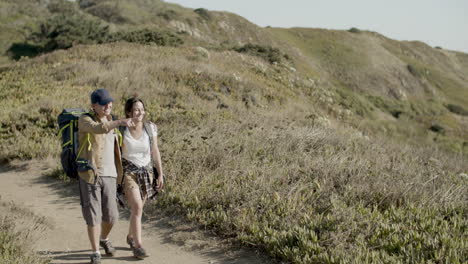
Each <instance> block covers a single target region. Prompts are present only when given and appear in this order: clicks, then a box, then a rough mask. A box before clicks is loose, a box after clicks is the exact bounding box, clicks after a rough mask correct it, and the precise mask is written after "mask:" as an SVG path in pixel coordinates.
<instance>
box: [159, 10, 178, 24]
mask: <svg viewBox="0 0 468 264" xmlns="http://www.w3.org/2000/svg"><path fill="white" fill-rule="evenodd" d="M158 16H159V17H162V18H164V19H165V20H167V21H171V20H175V19H176V18H178V17H179V14H178V13H177V12H176V11H174V10H170V9H169V10H164V11H161V12H159V13H158Z"/></svg>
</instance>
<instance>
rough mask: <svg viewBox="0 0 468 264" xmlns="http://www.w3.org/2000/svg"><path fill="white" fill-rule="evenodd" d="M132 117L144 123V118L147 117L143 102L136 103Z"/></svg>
mask: <svg viewBox="0 0 468 264" xmlns="http://www.w3.org/2000/svg"><path fill="white" fill-rule="evenodd" d="M130 117H131V118H136V119H137V120H138V121H143V118H144V117H145V108H144V107H143V104H142V103H141V102H136V103H134V104H133V106H132V111H131V112H130Z"/></svg>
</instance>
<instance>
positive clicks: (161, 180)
mask: <svg viewBox="0 0 468 264" xmlns="http://www.w3.org/2000/svg"><path fill="white" fill-rule="evenodd" d="M156 188H157V190H158V191H162V190H163V189H164V177H163V176H162V175H159V176H158V182H157V185H156Z"/></svg>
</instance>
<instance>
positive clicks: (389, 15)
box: [165, 0, 468, 53]
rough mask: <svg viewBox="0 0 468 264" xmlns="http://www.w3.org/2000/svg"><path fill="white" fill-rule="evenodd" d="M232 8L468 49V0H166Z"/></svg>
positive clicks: (263, 19)
mask: <svg viewBox="0 0 468 264" xmlns="http://www.w3.org/2000/svg"><path fill="white" fill-rule="evenodd" d="M165 2H170V3H177V4H180V5H182V6H184V7H189V8H200V7H202V8H206V9H208V10H216V11H229V12H232V13H235V14H238V15H240V16H242V17H244V18H246V19H248V20H249V21H251V22H253V23H255V24H257V25H259V26H262V27H265V26H272V27H283V28H289V27H308V28H326V29H350V28H352V27H356V28H359V29H361V30H369V31H375V32H378V33H380V34H383V35H384V36H386V37H389V38H392V39H396V40H419V41H422V42H425V43H426V44H428V45H430V46H432V47H436V46H439V47H442V48H443V49H449V50H457V51H462V52H465V53H468V0H393V1H390V0H354V1H351V0H166V1H165Z"/></svg>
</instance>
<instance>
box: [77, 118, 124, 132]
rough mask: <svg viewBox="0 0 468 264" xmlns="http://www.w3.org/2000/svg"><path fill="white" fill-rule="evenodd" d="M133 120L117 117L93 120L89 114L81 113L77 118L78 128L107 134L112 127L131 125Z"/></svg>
mask: <svg viewBox="0 0 468 264" xmlns="http://www.w3.org/2000/svg"><path fill="white" fill-rule="evenodd" d="M132 125H133V121H132V119H131V118H127V119H119V120H114V121H108V122H97V121H94V120H93V119H92V118H91V117H90V116H88V115H83V116H81V117H80V119H79V120H78V129H79V130H80V131H83V132H87V133H93V134H107V133H109V131H111V130H112V129H114V128H117V127H119V126H127V127H131V126H132Z"/></svg>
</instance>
